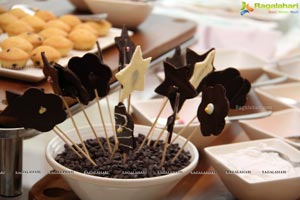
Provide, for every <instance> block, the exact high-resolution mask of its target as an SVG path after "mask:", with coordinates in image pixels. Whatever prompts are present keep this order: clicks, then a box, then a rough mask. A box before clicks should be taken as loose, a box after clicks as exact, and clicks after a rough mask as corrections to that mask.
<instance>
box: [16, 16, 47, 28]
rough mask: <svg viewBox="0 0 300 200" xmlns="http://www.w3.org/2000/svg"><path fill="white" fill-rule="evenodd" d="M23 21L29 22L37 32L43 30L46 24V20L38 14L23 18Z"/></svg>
mask: <svg viewBox="0 0 300 200" xmlns="http://www.w3.org/2000/svg"><path fill="white" fill-rule="evenodd" d="M21 20H22V21H24V22H26V23H28V24H29V25H30V26H32V28H33V29H34V31H35V32H39V31H41V30H42V29H43V28H44V26H45V25H46V23H45V21H44V20H42V19H41V18H39V17H36V16H30V15H29V16H26V17H23V18H22V19H21Z"/></svg>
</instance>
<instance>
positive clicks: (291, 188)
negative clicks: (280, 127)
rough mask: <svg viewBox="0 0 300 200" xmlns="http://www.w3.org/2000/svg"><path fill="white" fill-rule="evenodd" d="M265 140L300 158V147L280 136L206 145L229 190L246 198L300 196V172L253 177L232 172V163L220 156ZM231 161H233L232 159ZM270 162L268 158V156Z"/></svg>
mask: <svg viewBox="0 0 300 200" xmlns="http://www.w3.org/2000/svg"><path fill="white" fill-rule="evenodd" d="M261 143H264V144H267V145H268V146H270V147H273V148H275V149H276V150H278V151H280V152H282V153H284V154H286V155H288V156H289V157H290V158H291V159H292V160H294V161H298V162H300V159H299V158H300V151H298V150H297V149H295V148H293V147H292V146H290V145H288V144H287V143H285V142H283V141H281V140H279V139H274V138H272V139H265V140H256V141H249V142H241V143H235V144H228V145H220V146H214V147H207V148H205V149H204V150H205V152H206V154H207V155H208V158H209V161H210V163H211V164H212V166H213V167H214V168H215V170H216V171H217V174H218V175H219V176H220V178H221V180H222V181H223V183H224V184H225V186H226V187H227V188H228V190H229V191H230V192H231V193H232V194H233V195H234V196H235V197H236V198H238V199H242V200H253V199H257V200H292V199H298V198H299V197H300V190H299V185H300V176H296V177H293V178H291V177H290V178H281V179H277V180H268V181H256V182H253V181H249V179H247V178H245V177H243V176H241V175H240V174H235V173H231V174H228V171H229V170H232V169H230V167H229V166H228V164H226V163H227V162H224V160H222V159H221V158H220V156H221V155H224V154H228V153H232V152H236V151H238V150H242V149H245V148H248V147H258V146H259V145H260V144H261ZM229 162H230V161H229ZM266 162H268V161H267V160H266Z"/></svg>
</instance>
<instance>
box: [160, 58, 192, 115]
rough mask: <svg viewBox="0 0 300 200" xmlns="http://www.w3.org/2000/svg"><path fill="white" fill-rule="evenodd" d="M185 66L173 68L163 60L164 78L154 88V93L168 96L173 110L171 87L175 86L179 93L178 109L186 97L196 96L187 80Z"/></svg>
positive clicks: (173, 98) (173, 96) (173, 97)
mask: <svg viewBox="0 0 300 200" xmlns="http://www.w3.org/2000/svg"><path fill="white" fill-rule="evenodd" d="M186 67H187V66H186ZM186 67H181V68H175V67H174V66H173V65H172V64H171V63H169V62H164V71H165V80H164V81H163V82H162V83H161V84H160V85H159V86H158V87H157V88H156V89H155V92H156V93H158V94H160V95H163V96H166V97H168V98H169V100H170V103H171V106H172V108H173V110H174V108H175V99H176V98H175V95H172V94H171V93H170V91H171V90H172V88H174V87H177V88H178V92H179V93H180V99H179V106H178V111H179V110H180V109H181V107H182V105H183V103H184V101H185V100H186V99H190V98H194V97H195V96H197V92H196V91H195V89H194V87H193V86H192V85H191V83H190V82H189V80H188V70H187V69H186ZM173 94H174V93H173Z"/></svg>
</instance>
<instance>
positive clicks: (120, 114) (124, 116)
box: [115, 102, 136, 153]
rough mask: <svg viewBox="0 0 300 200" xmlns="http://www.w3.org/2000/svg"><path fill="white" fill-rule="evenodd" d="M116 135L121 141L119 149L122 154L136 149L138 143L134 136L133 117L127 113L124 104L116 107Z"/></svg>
mask: <svg viewBox="0 0 300 200" xmlns="http://www.w3.org/2000/svg"><path fill="white" fill-rule="evenodd" d="M115 121H116V125H115V126H116V133H117V137H118V139H119V142H120V143H119V148H120V150H121V151H122V152H125V153H128V152H129V151H130V150H133V149H135V147H136V142H135V138H134V136H133V131H134V123H133V120H132V117H131V116H130V115H129V114H128V113H127V112H126V108H125V106H124V104H123V103H121V102H120V103H119V104H118V105H117V106H115Z"/></svg>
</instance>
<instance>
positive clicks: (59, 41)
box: [43, 35, 74, 57]
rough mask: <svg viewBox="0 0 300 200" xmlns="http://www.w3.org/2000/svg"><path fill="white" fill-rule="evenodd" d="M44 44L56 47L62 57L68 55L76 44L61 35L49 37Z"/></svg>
mask: <svg viewBox="0 0 300 200" xmlns="http://www.w3.org/2000/svg"><path fill="white" fill-rule="evenodd" d="M43 45H47V46H52V47H54V48H55V49H56V50H57V51H59V52H60V54H61V56H62V57H65V56H67V54H68V53H69V52H70V51H71V50H72V49H73V46H74V45H73V42H72V41H71V40H69V39H67V38H65V37H63V36H59V35H54V36H51V37H48V38H47V39H46V40H45V41H44V42H43ZM47 57H48V56H47Z"/></svg>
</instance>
